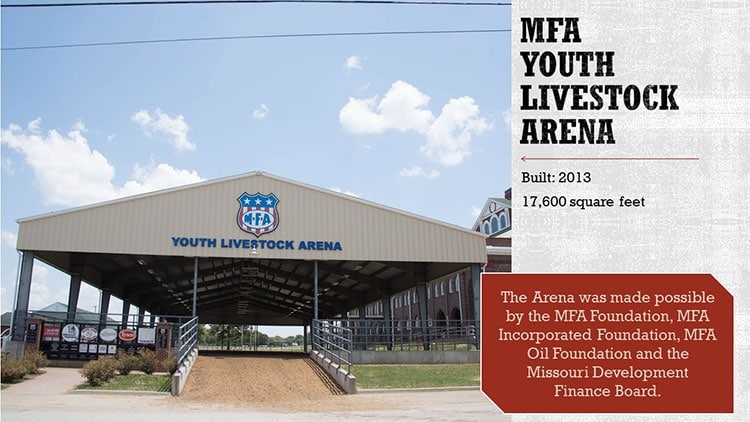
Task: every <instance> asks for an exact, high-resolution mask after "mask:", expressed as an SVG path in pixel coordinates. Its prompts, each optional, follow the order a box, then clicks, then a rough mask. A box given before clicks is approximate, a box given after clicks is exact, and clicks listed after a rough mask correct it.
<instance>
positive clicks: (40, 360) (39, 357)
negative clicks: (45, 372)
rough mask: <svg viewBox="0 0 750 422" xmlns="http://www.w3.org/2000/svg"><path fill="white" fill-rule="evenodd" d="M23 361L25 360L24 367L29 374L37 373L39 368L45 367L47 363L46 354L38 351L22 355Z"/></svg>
mask: <svg viewBox="0 0 750 422" xmlns="http://www.w3.org/2000/svg"><path fill="white" fill-rule="evenodd" d="M24 361H25V362H26V369H27V370H28V371H29V373H30V374H38V373H39V369H40V368H45V367H47V364H48V363H49V362H48V361H47V356H45V355H44V353H42V352H39V351H36V352H34V353H29V354H28V355H26V356H25V357H24Z"/></svg>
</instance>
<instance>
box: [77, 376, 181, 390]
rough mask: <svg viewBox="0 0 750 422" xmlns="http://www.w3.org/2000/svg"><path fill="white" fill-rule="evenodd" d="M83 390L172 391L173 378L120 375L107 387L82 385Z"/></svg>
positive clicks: (80, 387)
mask: <svg viewBox="0 0 750 422" xmlns="http://www.w3.org/2000/svg"><path fill="white" fill-rule="evenodd" d="M78 388H79V389H83V390H126V391H159V392H166V393H168V392H170V391H172V377H171V376H169V375H146V374H129V375H118V376H116V377H115V378H114V379H113V380H112V381H110V382H109V383H108V384H106V385H102V386H99V387H92V386H90V385H88V384H82V385H80V386H79V387H78Z"/></svg>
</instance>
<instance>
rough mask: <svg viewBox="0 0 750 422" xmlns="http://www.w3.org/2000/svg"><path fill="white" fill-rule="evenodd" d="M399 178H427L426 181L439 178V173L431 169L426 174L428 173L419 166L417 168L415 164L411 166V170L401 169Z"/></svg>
mask: <svg viewBox="0 0 750 422" xmlns="http://www.w3.org/2000/svg"><path fill="white" fill-rule="evenodd" d="M399 176H403V177H427V178H428V179H434V178H436V177H438V176H440V172H439V171H437V170H435V169H432V170H430V172H429V173H428V172H426V171H424V169H423V168H422V167H420V166H418V165H416V164H415V165H413V166H411V168H408V169H407V168H404V169H401V171H400V172H399Z"/></svg>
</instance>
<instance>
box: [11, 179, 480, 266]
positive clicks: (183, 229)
mask: <svg viewBox="0 0 750 422" xmlns="http://www.w3.org/2000/svg"><path fill="white" fill-rule="evenodd" d="M243 192H247V193H249V194H251V195H252V194H255V193H256V192H260V193H262V194H269V193H274V194H275V195H276V196H277V197H278V198H279V203H278V210H279V216H280V217H279V218H280V224H279V227H278V228H277V229H276V230H275V231H274V232H272V233H269V234H265V235H263V236H261V237H260V239H266V240H293V241H294V244H295V250H279V249H265V250H258V253H259V255H258V257H260V258H272V259H276V258H290V259H340V260H383V261H424V262H441V261H442V262H468V263H471V262H484V261H485V259H486V252H485V241H484V238H483V237H482V236H480V235H477V234H476V233H474V232H471V231H469V230H465V229H461V228H457V227H453V226H449V225H446V224H443V223H438V222H435V221H432V220H427V219H424V218H420V217H417V216H414V215H411V214H406V213H403V212H400V211H397V210H393V209H388V208H385V207H382V206H379V205H377V204H373V203H369V202H365V201H361V200H358V199H356V198H351V197H347V196H344V195H340V194H336V193H334V192H329V191H325V190H321V189H318V188H313V187H310V186H306V185H302V184H298V183H293V182H290V181H287V180H284V179H281V178H277V177H275V176H269V175H266V174H255V173H254V174H250V175H244V176H240V177H234V178H228V179H221V180H218V181H213V182H206V183H201V184H197V185H192V186H187V187H182V188H176V189H172V190H167V191H162V192H156V193H153V194H146V195H141V196H136V197H131V198H126V199H123V200H117V201H112V202H108V203H103V204H98V205H94V206H89V207H84V208H80V209H74V210H70V211H65V212H60V213H55V214H50V215H46V216H41V217H35V218H29V219H24V220H21V221H20V222H19V223H20V227H19V235H18V249H21V250H60V251H85V252H102V253H130V254H144V255H186V256H218V257H245V256H249V252H250V251H249V250H247V249H236V248H222V247H221V246H220V242H221V239H256V237H255V236H254V235H252V234H249V233H245V232H243V231H242V230H240V229H239V227H238V226H237V223H236V216H237V211H238V209H239V203H238V202H237V197H239V196H240V195H241V194H242V193H243ZM172 236H181V237H182V236H184V237H206V238H212V239H216V241H217V246H216V247H215V248H200V247H198V248H190V247H175V246H174V245H173V242H172V240H171V237H172ZM308 240H313V241H315V240H323V241H339V242H341V245H342V246H343V251H340V252H339V251H300V250H297V249H296V247H297V246H298V242H299V241H308Z"/></svg>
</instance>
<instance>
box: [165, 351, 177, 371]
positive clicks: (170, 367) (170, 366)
mask: <svg viewBox="0 0 750 422" xmlns="http://www.w3.org/2000/svg"><path fill="white" fill-rule="evenodd" d="M165 366H166V367H167V372H169V375H174V373H175V372H177V369H178V367H177V356H175V355H174V353H173V354H171V355H169V358H168V359H167V362H166V365H165Z"/></svg>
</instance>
